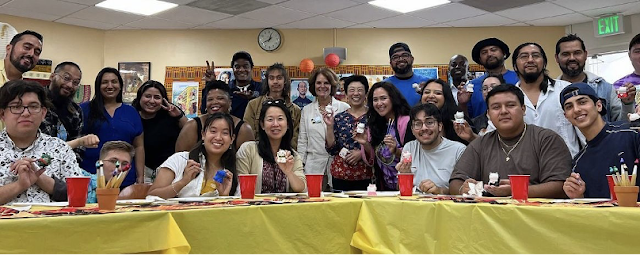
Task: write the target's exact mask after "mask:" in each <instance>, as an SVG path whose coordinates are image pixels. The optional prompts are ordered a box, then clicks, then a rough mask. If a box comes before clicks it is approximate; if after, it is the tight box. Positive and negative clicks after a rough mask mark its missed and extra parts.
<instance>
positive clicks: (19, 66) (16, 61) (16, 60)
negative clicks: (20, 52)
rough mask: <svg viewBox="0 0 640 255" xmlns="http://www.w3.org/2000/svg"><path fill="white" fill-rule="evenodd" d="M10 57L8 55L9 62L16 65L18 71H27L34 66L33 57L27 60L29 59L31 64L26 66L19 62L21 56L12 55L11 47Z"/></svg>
mask: <svg viewBox="0 0 640 255" xmlns="http://www.w3.org/2000/svg"><path fill="white" fill-rule="evenodd" d="M10 54H11V55H10V56H11V57H9V60H10V62H11V64H13V66H15V67H16V69H18V70H19V71H20V72H23V73H26V72H28V71H30V70H31V69H33V68H34V67H36V63H34V62H33V57H30V58H29V60H30V61H31V66H26V65H23V64H22V63H20V60H21V59H22V57H16V56H14V55H13V49H11V53H10Z"/></svg>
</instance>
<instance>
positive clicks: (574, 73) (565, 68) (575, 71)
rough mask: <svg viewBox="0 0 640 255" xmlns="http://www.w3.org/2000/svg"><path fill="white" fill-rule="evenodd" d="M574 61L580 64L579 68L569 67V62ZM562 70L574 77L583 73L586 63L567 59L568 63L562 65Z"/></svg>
mask: <svg viewBox="0 0 640 255" xmlns="http://www.w3.org/2000/svg"><path fill="white" fill-rule="evenodd" d="M572 62H573V63H576V64H578V69H570V68H569V64H570V63H572ZM560 70H562V73H563V74H566V75H567V76H569V77H571V78H574V77H577V76H578V75H580V74H581V73H582V71H583V70H584V65H580V63H579V62H578V61H567V63H566V64H565V65H564V66H560Z"/></svg>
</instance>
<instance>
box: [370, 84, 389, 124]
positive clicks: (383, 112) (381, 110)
mask: <svg viewBox="0 0 640 255" xmlns="http://www.w3.org/2000/svg"><path fill="white" fill-rule="evenodd" d="M373 109H374V110H375V111H376V112H377V113H378V115H380V116H382V117H385V118H392V117H393V115H394V113H393V103H392V102H391V97H389V93H388V92H387V91H386V90H385V89H384V88H377V89H375V90H374V91H373Z"/></svg>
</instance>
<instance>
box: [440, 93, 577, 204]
mask: <svg viewBox="0 0 640 255" xmlns="http://www.w3.org/2000/svg"><path fill="white" fill-rule="evenodd" d="M524 97H525V96H524V94H523V93H522V90H520V89H518V88H517V87H514V86H511V85H506V84H505V85H500V86H497V87H495V88H493V90H491V91H490V92H489V94H488V95H487V108H488V109H489V111H488V114H489V119H490V120H491V121H492V122H493V124H494V125H495V126H496V131H495V132H491V133H488V134H486V135H484V136H481V137H478V138H477V139H475V140H473V142H471V143H470V144H469V146H467V149H466V150H465V151H464V153H463V154H462V156H461V157H460V160H458V163H457V164H456V166H455V168H454V170H453V173H452V174H451V179H450V180H449V184H450V191H451V194H454V195H459V194H464V193H468V192H469V184H468V183H477V181H482V182H483V183H488V182H489V173H490V172H497V173H498V175H499V176H500V178H501V180H500V185H499V186H497V187H495V186H486V187H485V191H487V192H489V193H490V194H492V195H494V196H498V197H504V196H509V195H511V186H510V185H509V181H508V176H509V175H510V174H527V175H530V178H529V197H545V198H560V197H564V192H563V190H562V184H563V182H564V180H565V179H566V178H567V177H568V176H569V174H570V168H571V155H570V154H569V150H568V149H567V146H566V145H565V144H564V141H563V140H562V138H560V136H558V134H556V133H555V132H553V131H551V130H548V129H545V128H541V127H538V126H535V125H531V124H526V123H525V122H524V113H525V110H526V107H525V105H524ZM476 180H477V181H476Z"/></svg>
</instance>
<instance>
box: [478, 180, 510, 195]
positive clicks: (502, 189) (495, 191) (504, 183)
mask: <svg viewBox="0 0 640 255" xmlns="http://www.w3.org/2000/svg"><path fill="white" fill-rule="evenodd" d="M484 190H485V191H487V192H489V193H491V194H492V195H494V196H496V197H508V196H510V195H511V183H510V182H509V179H502V180H500V186H498V187H496V186H491V185H485V186H484Z"/></svg>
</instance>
